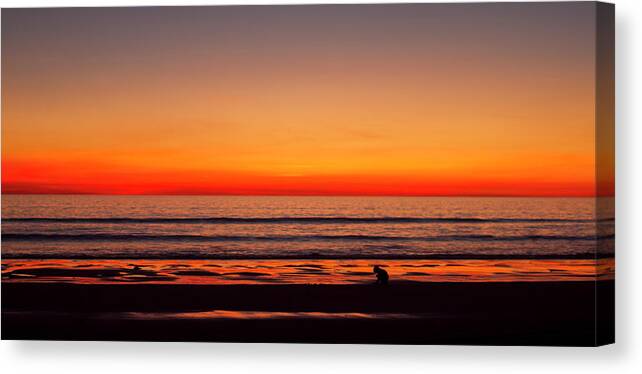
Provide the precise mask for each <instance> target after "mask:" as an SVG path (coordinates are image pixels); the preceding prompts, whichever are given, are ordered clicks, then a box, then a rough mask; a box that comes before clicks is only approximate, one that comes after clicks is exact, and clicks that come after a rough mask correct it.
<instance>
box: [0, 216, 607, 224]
mask: <svg viewBox="0 0 642 374" xmlns="http://www.w3.org/2000/svg"><path fill="white" fill-rule="evenodd" d="M3 221H4V222H17V223H20V222H22V223H96V224H100V223H107V224H108V223H117V224H137V223H148V224H274V223H291V224H299V223H302V224H305V223H309V224H363V223H390V224H395V223H531V222H532V223H590V222H610V221H614V218H604V219H599V220H594V219H565V218H475V217H472V218H466V217H201V218H196V217H190V218H187V217H185V218H181V217H177V218H163V217H148V218H124V217H105V218H99V217H96V218H81V217H65V218H54V217H20V218H18V217H15V218H3Z"/></svg>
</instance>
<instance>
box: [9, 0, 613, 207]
mask: <svg viewBox="0 0 642 374" xmlns="http://www.w3.org/2000/svg"><path fill="white" fill-rule="evenodd" d="M595 50H596V47H595V8H594V5H593V4H589V3H576V4H569V3H565V4H536V5H533V4H502V5H499V4H494V5H489V4H485V5H483V6H480V5H470V4H460V5H394V6H279V7H276V6H273V7H264V6H254V7H168V8H100V9H89V8H85V9H64V8H61V9H40V10H37V9H31V10H3V12H2V104H3V105H2V109H3V112H2V188H3V190H2V192H3V193H101V194H129V193H131V194H277V195H278V194H284V195H287V194H293V195H473V196H478V195H484V196H485V195H489V196H510V195H519V196H524V195H525V196H592V195H594V194H595V188H596V187H595V186H596V182H595V174H596V173H595V165H596V162H595V88H594V87H595V69H596V67H595V66H596V64H595ZM606 175H607V176H608V177H609V178H611V177H612V171H609V172H607V173H606Z"/></svg>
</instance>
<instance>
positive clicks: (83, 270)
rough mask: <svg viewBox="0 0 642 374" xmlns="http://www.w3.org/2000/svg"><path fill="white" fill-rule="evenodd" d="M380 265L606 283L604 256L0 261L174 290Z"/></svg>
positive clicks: (10, 275) (26, 275)
mask: <svg viewBox="0 0 642 374" xmlns="http://www.w3.org/2000/svg"><path fill="white" fill-rule="evenodd" d="M374 265H380V266H382V267H384V268H385V269H386V270H387V271H388V273H389V274H390V279H391V282H401V281H411V282H516V281H582V280H584V281H592V280H595V279H613V277H614V270H615V261H614V259H612V258H607V259H600V260H597V262H596V260H593V259H560V260H555V259H546V260H541V259H537V260H533V259H529V260H459V259H458V260H415V259H413V260H374V259H372V260H368V259H364V260H120V259H119V260H107V259H100V260H69V259H65V260H62V259H52V260H20V259H10V260H3V261H2V281H3V282H68V283H84V284H91V283H96V284H105V283H176V284H360V283H363V284H367V283H371V282H373V281H374V280H375V277H374V274H373V273H372V267H373V266H374Z"/></svg>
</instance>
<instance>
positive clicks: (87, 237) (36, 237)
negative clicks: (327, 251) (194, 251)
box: [2, 233, 615, 242]
mask: <svg viewBox="0 0 642 374" xmlns="http://www.w3.org/2000/svg"><path fill="white" fill-rule="evenodd" d="M614 237H615V236H614V235H603V236H594V235H587V236H561V235H525V236H494V235H444V236H422V237H412V236H384V235H273V236H234V235H217V236H205V235H120V234H16V233H7V234H3V235H2V240H3V241H72V242H73V241H89V242H92V241H158V242H175V241H188V242H248V241H277V242H279V241H282V242H292V241H413V242H416V241H421V242H426V241H429V242H440V241H533V240H542V241H549V240H555V241H557V240H565V241H586V240H603V239H612V238H614Z"/></svg>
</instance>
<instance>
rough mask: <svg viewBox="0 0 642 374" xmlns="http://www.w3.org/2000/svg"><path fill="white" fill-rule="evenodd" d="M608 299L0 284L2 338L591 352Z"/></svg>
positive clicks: (603, 333)
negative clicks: (469, 346) (485, 346)
mask: <svg viewBox="0 0 642 374" xmlns="http://www.w3.org/2000/svg"><path fill="white" fill-rule="evenodd" d="M596 294H597V296H598V297H597V299H598V301H600V303H598V305H597V308H596V305H595V303H594V300H595V295H596ZM613 300H614V281H599V282H593V281H579V282H578V281H565V282H512V283H508V282H448V283H444V282H396V283H395V282H393V283H392V284H390V285H389V286H388V287H377V286H375V285H369V284H341V285H328V284H326V285H303V284H282V285H275V284H251V285H248V284H237V285H193V284H192V285H188V284H148V283H144V284H67V283H29V282H3V283H2V339H57V340H136V341H141V340H145V341H226V342H306V343H373V344H374V343H389V344H495V345H580V346H593V345H596V344H605V343H608V342H611V341H612V340H613V334H614V332H613V331H614V329H613V325H612V323H609V321H612V319H613V316H614V311H613V310H612V307H611V308H609V305H613ZM596 313H597V316H598V317H599V320H598V323H597V328H596V320H595V318H596Z"/></svg>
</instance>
